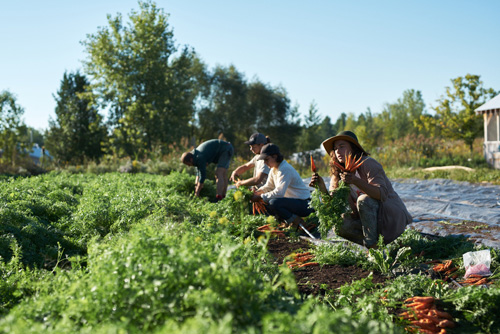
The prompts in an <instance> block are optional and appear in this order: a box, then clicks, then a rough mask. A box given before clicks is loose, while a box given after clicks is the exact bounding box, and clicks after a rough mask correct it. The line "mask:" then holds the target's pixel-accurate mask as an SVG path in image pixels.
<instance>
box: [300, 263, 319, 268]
mask: <svg viewBox="0 0 500 334" xmlns="http://www.w3.org/2000/svg"><path fill="white" fill-rule="evenodd" d="M317 265H319V263H318V262H307V263H303V264H301V265H299V268H302V267H309V266H317Z"/></svg>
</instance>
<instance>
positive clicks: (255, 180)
mask: <svg viewBox="0 0 500 334" xmlns="http://www.w3.org/2000/svg"><path fill="white" fill-rule="evenodd" d="M266 177H267V174H265V173H259V174H257V175H255V176H254V177H251V178H249V179H246V180H240V181H238V182H236V187H240V186H255V185H256V184H261V183H262V182H263V181H264V180H265V179H266Z"/></svg>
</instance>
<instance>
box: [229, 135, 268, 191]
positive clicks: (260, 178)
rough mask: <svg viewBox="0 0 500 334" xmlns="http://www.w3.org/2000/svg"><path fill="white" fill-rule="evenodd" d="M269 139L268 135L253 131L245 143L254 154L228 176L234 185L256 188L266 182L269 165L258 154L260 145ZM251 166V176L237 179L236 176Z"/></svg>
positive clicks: (266, 142)
mask: <svg viewBox="0 0 500 334" xmlns="http://www.w3.org/2000/svg"><path fill="white" fill-rule="evenodd" d="M270 142H271V140H270V139H269V137H266V136H264V135H263V134H262V133H254V134H253V135H251V136H250V139H249V140H248V141H246V142H245V144H247V145H250V151H252V153H253V154H255V156H254V157H253V158H252V160H250V161H249V162H247V163H246V164H244V165H241V166H238V167H237V168H236V169H235V170H234V171H233V172H232V173H231V177H230V178H229V180H230V181H233V182H236V187H240V186H255V187H256V188H260V187H262V186H263V185H264V184H266V181H267V176H268V175H269V167H268V166H267V165H266V164H265V163H264V160H259V159H258V158H259V154H260V151H261V149H262V147H263V146H264V145H266V144H269V143H270ZM252 168H253V176H252V177H251V178H248V179H245V180H238V177H239V176H240V175H241V174H243V173H245V172H246V171H247V170H250V169H252Z"/></svg>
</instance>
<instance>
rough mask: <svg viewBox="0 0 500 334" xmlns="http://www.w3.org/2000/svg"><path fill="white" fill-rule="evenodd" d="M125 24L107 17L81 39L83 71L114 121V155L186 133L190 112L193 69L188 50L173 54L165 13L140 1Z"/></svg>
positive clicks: (193, 58) (138, 152)
mask: <svg viewBox="0 0 500 334" xmlns="http://www.w3.org/2000/svg"><path fill="white" fill-rule="evenodd" d="M139 7H140V10H139V11H137V12H136V11H132V13H131V14H130V15H129V20H130V22H129V24H128V25H125V24H124V23H123V22H122V17H121V15H117V16H116V17H114V18H112V17H111V16H108V25H109V26H107V27H103V28H100V29H99V31H98V32H97V33H95V34H90V35H88V38H87V39H86V40H85V41H84V42H83V44H84V46H85V49H86V52H87V53H88V58H87V60H86V61H85V72H86V73H87V74H88V75H89V76H90V77H91V78H92V80H93V81H94V82H95V85H94V86H93V87H94V88H95V89H96V94H97V95H98V98H99V100H100V102H102V103H103V104H107V105H108V106H109V111H110V116H111V117H110V122H111V125H112V126H113V136H112V139H111V145H112V149H113V150H114V152H115V153H117V154H118V155H119V156H123V155H125V154H126V155H128V156H133V157H137V156H139V157H142V156H143V155H144V153H145V152H146V151H148V150H151V149H152V148H153V147H155V146H157V145H162V144H163V145H164V144H166V143H172V142H174V141H175V140H178V139H179V138H181V137H182V136H184V135H185V134H186V133H189V122H190V121H191V120H192V117H193V115H194V99H195V98H196V96H197V94H198V90H197V88H196V77H197V74H196V71H197V70H196V69H198V68H199V66H198V65H199V61H198V60H197V59H196V56H195V54H194V52H193V51H190V50H189V49H187V48H186V49H184V50H182V51H181V52H179V54H177V56H176V57H174V54H175V53H176V51H177V48H176V47H175V45H174V39H173V31H172V29H171V28H170V27H169V24H168V20H167V19H168V16H167V14H165V13H164V11H163V10H162V9H160V8H158V7H157V6H156V4H155V3H153V2H150V1H146V2H139Z"/></svg>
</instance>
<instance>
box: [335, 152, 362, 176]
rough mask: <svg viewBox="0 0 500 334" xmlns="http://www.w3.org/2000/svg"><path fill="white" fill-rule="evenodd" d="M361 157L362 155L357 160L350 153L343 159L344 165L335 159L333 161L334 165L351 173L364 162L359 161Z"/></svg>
mask: <svg viewBox="0 0 500 334" xmlns="http://www.w3.org/2000/svg"><path fill="white" fill-rule="evenodd" d="M362 159H363V156H360V157H359V159H358V160H355V158H354V157H353V156H352V155H351V154H349V155H348V156H347V157H346V159H345V160H346V161H345V164H344V166H342V165H341V164H339V163H338V162H336V161H334V162H333V163H334V164H335V166H337V167H338V168H340V170H341V171H343V172H349V173H352V172H354V171H355V170H356V169H358V168H359V166H361V165H362V164H363V163H364V162H365V161H361V160H362Z"/></svg>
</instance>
